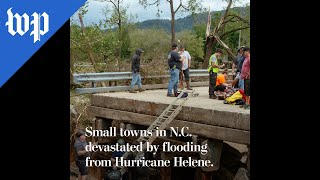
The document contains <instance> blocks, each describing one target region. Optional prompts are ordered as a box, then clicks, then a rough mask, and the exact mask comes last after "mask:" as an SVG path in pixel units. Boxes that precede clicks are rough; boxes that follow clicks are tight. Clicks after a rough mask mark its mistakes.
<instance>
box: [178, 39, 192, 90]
mask: <svg viewBox="0 0 320 180" xmlns="http://www.w3.org/2000/svg"><path fill="white" fill-rule="evenodd" d="M179 54H180V56H184V57H185V58H183V61H182V68H181V73H180V75H181V76H180V80H179V81H180V87H181V88H183V77H184V78H185V80H186V84H187V89H188V90H192V88H191V87H190V82H189V68H190V64H191V56H190V54H189V52H188V51H186V50H185V47H184V46H183V45H180V51H179Z"/></svg>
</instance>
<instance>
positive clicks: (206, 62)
mask: <svg viewBox="0 0 320 180" xmlns="http://www.w3.org/2000/svg"><path fill="white" fill-rule="evenodd" d="M216 43H217V40H216V39H215V38H214V37H213V36H212V37H208V38H207V42H206V45H207V50H206V56H205V58H204V61H203V64H202V69H207V68H208V65H209V58H210V56H211V55H212V53H213V47H214V46H215V44H216Z"/></svg>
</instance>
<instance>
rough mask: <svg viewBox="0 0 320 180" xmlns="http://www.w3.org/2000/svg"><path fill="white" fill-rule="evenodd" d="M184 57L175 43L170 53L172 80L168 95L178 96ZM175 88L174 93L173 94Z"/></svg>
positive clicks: (169, 63)
mask: <svg viewBox="0 0 320 180" xmlns="http://www.w3.org/2000/svg"><path fill="white" fill-rule="evenodd" d="M181 61H182V58H181V56H180V55H179V53H178V44H177V43H173V44H172V48H171V51H170V52H169V54H168V65H169V72H170V80H169V85H168V93H167V96H168V97H176V96H178V83H179V72H180V70H181V68H182V63H181ZM172 89H173V94H172Z"/></svg>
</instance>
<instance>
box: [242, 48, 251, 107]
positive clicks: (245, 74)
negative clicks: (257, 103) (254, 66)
mask: <svg viewBox="0 0 320 180" xmlns="http://www.w3.org/2000/svg"><path fill="white" fill-rule="evenodd" d="M243 54H244V57H245V60H244V62H243V65H242V69H241V79H244V94H245V95H246V104H245V105H244V109H250V48H249V47H245V48H243Z"/></svg>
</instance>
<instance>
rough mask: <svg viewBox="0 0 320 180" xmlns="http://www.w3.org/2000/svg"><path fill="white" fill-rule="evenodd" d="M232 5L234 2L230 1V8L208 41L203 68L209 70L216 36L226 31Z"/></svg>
mask: <svg viewBox="0 0 320 180" xmlns="http://www.w3.org/2000/svg"><path fill="white" fill-rule="evenodd" d="M231 4H232V0H229V3H228V6H227V8H226V10H225V11H224V14H223V16H222V17H221V19H220V21H219V23H218V25H217V26H216V27H215V28H214V30H213V32H212V34H211V36H210V37H211V38H209V37H208V38H207V41H206V44H207V51H206V56H205V58H204V61H203V64H202V68H207V67H208V65H209V58H210V56H211V55H212V53H213V47H214V45H215V44H216V43H217V40H216V38H215V37H214V36H216V34H218V32H219V31H223V30H224V27H225V24H224V21H225V19H226V17H227V15H228V12H229V9H230V7H231Z"/></svg>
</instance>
